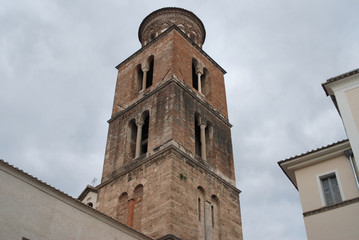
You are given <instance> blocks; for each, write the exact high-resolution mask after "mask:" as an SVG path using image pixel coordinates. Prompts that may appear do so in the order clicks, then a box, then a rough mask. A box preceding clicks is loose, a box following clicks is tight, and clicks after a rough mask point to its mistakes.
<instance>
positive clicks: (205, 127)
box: [194, 112, 213, 160]
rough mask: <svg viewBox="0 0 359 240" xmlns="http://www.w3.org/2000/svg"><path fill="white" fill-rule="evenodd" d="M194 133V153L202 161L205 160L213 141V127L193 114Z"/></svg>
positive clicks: (196, 114)
mask: <svg viewBox="0 0 359 240" xmlns="http://www.w3.org/2000/svg"><path fill="white" fill-rule="evenodd" d="M194 132H195V153H196V155H198V156H200V157H201V158H202V159H203V160H207V157H208V155H209V153H210V149H211V146H212V140H213V126H212V123H211V122H209V121H205V120H204V119H203V117H202V116H201V115H200V114H199V113H197V112H196V113H195V118H194Z"/></svg>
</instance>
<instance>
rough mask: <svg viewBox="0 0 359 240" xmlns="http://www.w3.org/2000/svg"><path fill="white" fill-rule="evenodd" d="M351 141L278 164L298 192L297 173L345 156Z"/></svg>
mask: <svg viewBox="0 0 359 240" xmlns="http://www.w3.org/2000/svg"><path fill="white" fill-rule="evenodd" d="M350 148H351V147H350V142H349V140H347V139H346V140H342V141H339V142H336V143H333V144H330V145H327V146H325V147H321V148H318V149H315V150H312V151H309V152H306V153H303V154H300V155H299V156H295V157H291V158H289V159H285V160H282V161H279V162H278V165H279V166H280V168H281V169H282V171H283V172H284V173H285V174H286V175H287V177H288V178H289V180H290V181H291V182H292V183H293V185H294V187H295V188H296V189H297V190H298V186H297V180H296V177H295V171H296V170H298V169H301V168H304V167H308V166H311V165H314V164H317V163H320V162H322V161H325V160H327V159H330V158H334V157H337V156H340V155H343V154H344V151H345V150H347V149H350Z"/></svg>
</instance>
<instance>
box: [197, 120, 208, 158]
mask: <svg viewBox="0 0 359 240" xmlns="http://www.w3.org/2000/svg"><path fill="white" fill-rule="evenodd" d="M199 127H200V128H201V156H202V159H204V160H206V159H207V156H206V155H207V153H206V124H204V123H201V124H200V125H199Z"/></svg>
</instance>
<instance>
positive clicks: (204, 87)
mask: <svg viewBox="0 0 359 240" xmlns="http://www.w3.org/2000/svg"><path fill="white" fill-rule="evenodd" d="M201 93H202V94H203V95H204V96H207V95H208V94H209V73H208V70H207V68H203V74H202V75H201Z"/></svg>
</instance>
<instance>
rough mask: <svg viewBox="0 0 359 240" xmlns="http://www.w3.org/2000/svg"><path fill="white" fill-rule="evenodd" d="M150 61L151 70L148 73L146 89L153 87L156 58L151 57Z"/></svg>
mask: <svg viewBox="0 0 359 240" xmlns="http://www.w3.org/2000/svg"><path fill="white" fill-rule="evenodd" d="M148 61H149V70H148V71H147V79H146V88H149V87H150V86H152V82H153V64H154V57H153V56H150V57H149V59H148Z"/></svg>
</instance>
